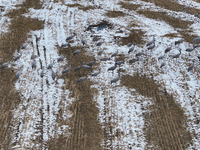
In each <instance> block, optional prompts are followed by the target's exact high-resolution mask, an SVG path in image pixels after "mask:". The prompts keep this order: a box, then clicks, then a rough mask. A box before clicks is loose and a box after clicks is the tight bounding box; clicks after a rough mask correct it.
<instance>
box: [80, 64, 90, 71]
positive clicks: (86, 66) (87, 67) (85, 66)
mask: <svg viewBox="0 0 200 150" xmlns="http://www.w3.org/2000/svg"><path fill="white" fill-rule="evenodd" d="M82 67H83V68H85V69H89V70H90V71H91V72H92V68H91V67H90V66H88V65H82Z"/></svg>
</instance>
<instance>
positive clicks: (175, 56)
mask: <svg viewBox="0 0 200 150" xmlns="http://www.w3.org/2000/svg"><path fill="white" fill-rule="evenodd" d="M180 55H181V49H180V50H179V53H178V54H175V55H174V56H173V58H176V61H177V59H178V58H179V57H180Z"/></svg>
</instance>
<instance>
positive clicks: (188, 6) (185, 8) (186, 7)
mask: <svg viewBox="0 0 200 150" xmlns="http://www.w3.org/2000/svg"><path fill="white" fill-rule="evenodd" d="M190 4H191V3H190ZM190 4H189V5H187V6H185V7H183V10H187V9H188V8H190Z"/></svg>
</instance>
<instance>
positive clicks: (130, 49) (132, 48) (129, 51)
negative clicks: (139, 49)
mask: <svg viewBox="0 0 200 150" xmlns="http://www.w3.org/2000/svg"><path fill="white" fill-rule="evenodd" d="M134 48H135V45H134V44H133V46H132V47H131V48H129V50H128V54H130V53H131V52H133V50H134Z"/></svg>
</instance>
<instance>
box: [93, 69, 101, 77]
mask: <svg viewBox="0 0 200 150" xmlns="http://www.w3.org/2000/svg"><path fill="white" fill-rule="evenodd" d="M100 73H101V68H99V71H96V72H94V73H92V74H91V76H98V74H100Z"/></svg>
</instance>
